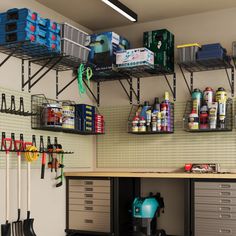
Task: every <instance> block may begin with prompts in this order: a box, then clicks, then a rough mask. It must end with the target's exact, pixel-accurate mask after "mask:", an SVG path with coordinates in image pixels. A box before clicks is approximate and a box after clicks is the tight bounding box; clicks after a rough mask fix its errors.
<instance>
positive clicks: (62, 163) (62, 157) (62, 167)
mask: <svg viewBox="0 0 236 236" xmlns="http://www.w3.org/2000/svg"><path fill="white" fill-rule="evenodd" d="M64 167H65V166H64V154H63V153H62V154H61V160H60V164H59V168H61V175H60V176H57V177H56V180H59V179H60V182H59V183H57V184H56V187H57V188H59V187H61V186H62V185H63V179H64Z"/></svg>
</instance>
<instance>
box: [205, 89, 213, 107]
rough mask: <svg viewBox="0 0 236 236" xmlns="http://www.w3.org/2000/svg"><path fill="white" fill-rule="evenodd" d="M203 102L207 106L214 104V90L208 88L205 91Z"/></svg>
mask: <svg viewBox="0 0 236 236" xmlns="http://www.w3.org/2000/svg"><path fill="white" fill-rule="evenodd" d="M203 102H204V104H205V105H208V104H209V103H213V102H214V90H213V89H212V88H211V87H206V88H205V90H204V91H203Z"/></svg>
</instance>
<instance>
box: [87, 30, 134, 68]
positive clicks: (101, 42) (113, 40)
mask: <svg viewBox="0 0 236 236" xmlns="http://www.w3.org/2000/svg"><path fill="white" fill-rule="evenodd" d="M85 45H86V46H88V47H89V48H90V49H91V51H90V53H89V62H90V63H92V64H93V65H94V66H95V71H104V70H110V69H112V68H113V67H115V65H116V63H115V60H116V52H117V51H120V50H126V49H129V48H130V43H129V41H128V40H127V39H125V38H123V37H121V36H120V35H118V34H116V33H114V32H104V33H100V34H93V35H90V36H89V37H88V38H87V41H86V44H85Z"/></svg>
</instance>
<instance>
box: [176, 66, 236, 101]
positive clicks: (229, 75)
mask: <svg viewBox="0 0 236 236" xmlns="http://www.w3.org/2000/svg"><path fill="white" fill-rule="evenodd" d="M179 68H180V71H181V74H182V76H183V78H184V81H185V84H186V85H187V88H188V91H189V93H190V94H192V92H193V79H194V77H193V72H192V71H189V70H187V71H188V72H189V73H190V84H189V83H188V79H187V76H186V74H185V72H184V68H183V67H182V66H181V64H179ZM221 69H222V68H221ZM223 69H224V70H225V72H226V76H227V80H228V83H229V87H230V89H231V95H232V97H234V68H233V67H230V68H229V67H225V68H223ZM229 69H230V70H231V73H229V71H228V70H229ZM213 70H214V69H213ZM215 70H216V69H215ZM200 71H210V69H209V70H199V71H194V72H200Z"/></svg>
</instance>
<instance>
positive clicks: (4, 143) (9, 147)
mask: <svg viewBox="0 0 236 236" xmlns="http://www.w3.org/2000/svg"><path fill="white" fill-rule="evenodd" d="M7 143H8V145H7ZM2 146H3V148H4V150H5V151H6V153H9V151H10V150H11V149H12V139H11V138H3V139H2Z"/></svg>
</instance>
